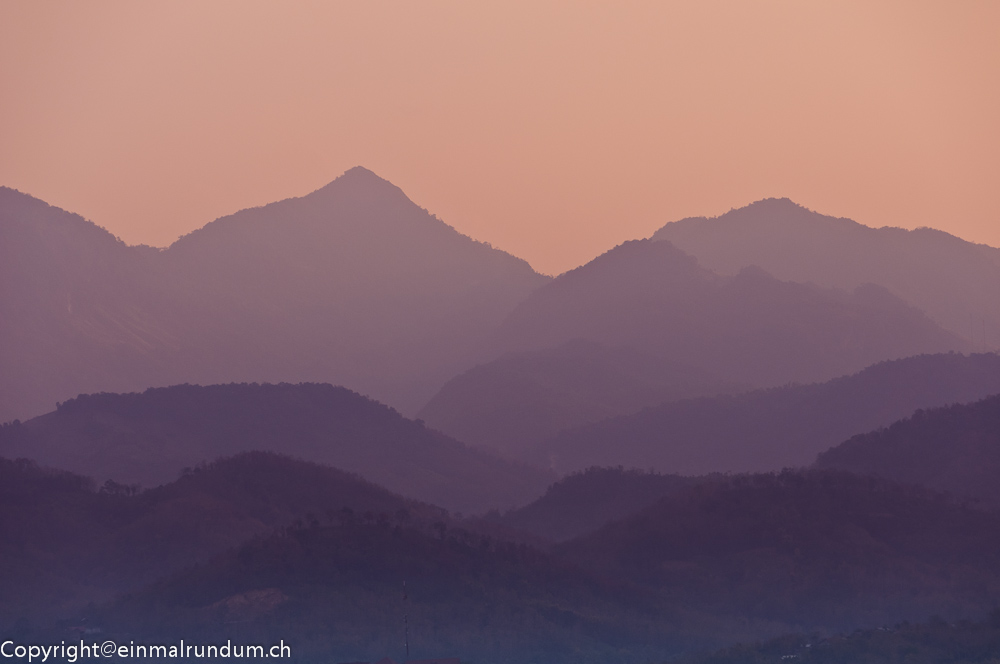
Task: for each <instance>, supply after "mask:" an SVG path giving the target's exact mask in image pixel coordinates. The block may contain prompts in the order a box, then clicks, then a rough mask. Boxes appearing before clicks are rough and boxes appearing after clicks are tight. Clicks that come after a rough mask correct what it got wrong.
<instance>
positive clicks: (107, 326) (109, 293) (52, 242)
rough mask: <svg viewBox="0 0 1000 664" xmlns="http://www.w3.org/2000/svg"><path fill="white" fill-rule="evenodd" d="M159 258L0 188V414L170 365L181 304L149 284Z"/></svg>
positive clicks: (134, 384)
mask: <svg viewBox="0 0 1000 664" xmlns="http://www.w3.org/2000/svg"><path fill="white" fill-rule="evenodd" d="M156 258H157V251H156V250H155V249H150V248H149V247H128V246H126V245H125V244H124V243H122V242H120V241H119V240H117V239H115V237H114V236H112V235H111V234H110V233H108V232H107V231H105V230H103V229H101V228H98V227H97V226H95V225H94V224H92V223H90V222H89V221H86V220H85V219H83V218H82V217H80V216H78V215H75V214H70V213H69V212H64V211H63V210H60V209H58V208H54V207H49V206H48V205H46V204H45V203H43V202H42V201H39V200H37V199H34V198H31V197H30V196H26V195H24V194H21V193H19V192H16V191H14V190H11V189H7V188H6V187H0V421H6V420H9V419H12V418H14V417H22V418H23V417H25V416H26V415H35V414H38V413H42V412H45V411H47V410H49V409H51V408H52V407H53V406H54V404H55V401H56V400H57V399H65V398H68V397H70V396H74V395H75V394H79V393H80V392H81V391H83V390H85V389H94V388H98V389H105V390H125V389H137V388H140V387H147V386H148V385H146V384H145V383H146V380H148V379H149V377H150V376H153V375H156V374H158V373H160V372H162V371H164V370H166V367H167V360H166V357H167V355H169V352H170V351H172V350H176V349H177V347H178V343H179V341H178V338H177V336H176V332H175V331H174V330H173V329H172V324H171V321H172V319H173V318H174V316H175V315H176V313H177V312H176V311H175V310H174V309H173V307H172V306H171V304H170V302H168V301H166V300H164V299H162V298H158V297H157V296H155V295H154V292H153V291H152V289H150V288H149V287H148V286H149V284H148V279H149V277H150V271H151V269H152V264H153V263H154V262H155V260H156Z"/></svg>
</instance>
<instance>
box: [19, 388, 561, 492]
mask: <svg viewBox="0 0 1000 664" xmlns="http://www.w3.org/2000/svg"><path fill="white" fill-rule="evenodd" d="M251 450H266V451H272V452H280V453H283V454H289V455H292V456H295V457H298V458H302V459H305V460H307V461H315V462H320V463H324V464H329V465H332V466H335V467H337V468H340V469H342V470H346V471H350V472H355V473H358V474H359V475H361V476H363V477H365V478H366V479H368V480H370V481H373V482H376V483H378V484H380V485H382V486H385V487H388V488H390V489H391V490H393V491H396V492H398V493H401V494H403V495H406V496H409V497H412V498H417V499H420V500H425V501H427V502H431V503H434V504H436V505H441V506H443V507H446V508H448V509H452V510H459V511H463V512H471V511H481V510H485V509H487V508H491V507H501V508H503V507H510V506H514V505H522V504H524V503H526V502H528V501H530V500H532V499H534V498H535V497H537V496H539V495H541V494H542V492H543V491H544V490H545V487H546V486H547V485H548V484H549V483H550V481H551V479H552V475H551V474H550V473H549V472H547V471H543V470H539V469H537V468H534V467H529V466H526V465H523V464H520V463H517V462H512V461H506V460H502V459H500V458H498V457H494V456H492V455H490V454H488V453H486V452H483V451H480V450H475V449H472V448H469V447H467V446H465V445H464V444H463V443H460V442H458V441H455V440H454V439H451V438H448V437H447V436H445V435H443V434H440V433H437V432H435V431H432V430H430V429H427V428H426V427H424V426H423V425H422V424H421V423H419V422H414V421H412V420H408V419H406V418H404V417H403V416H402V415H400V414H399V413H398V412H396V411H394V410H393V409H391V408H389V407H387V406H384V405H382V404H380V403H378V402H375V401H372V400H370V399H367V398H365V397H363V396H361V395H359V394H357V393H355V392H351V391H350V390H347V389H345V388H342V387H333V386H331V385H323V384H299V385H289V384H281V385H269V384H264V385H259V384H230V385H213V386H207V387H200V386H195V385H178V386H174V387H169V388H151V389H149V390H146V391H145V392H142V393H129V394H94V395H82V396H79V397H77V398H75V399H71V400H69V401H66V402H63V403H62V404H60V406H59V408H58V409H56V410H55V411H53V412H51V413H47V414H45V415H41V416H39V417H36V418H33V419H31V420H28V421H26V422H24V423H20V424H17V425H8V426H5V427H3V428H0V456H5V457H8V458H16V457H24V458H29V459H32V460H35V461H37V462H39V463H41V464H43V465H47V466H52V467H60V468H63V469H66V470H70V471H72V472H75V473H79V474H82V475H86V476H90V477H94V478H96V479H97V480H98V481H99V482H104V481H105V480H107V479H110V480H113V481H115V482H117V483H120V484H125V485H130V484H140V485H142V486H146V487H150V486H156V485H159V484H163V483H166V482H169V481H171V480H173V479H175V478H177V477H178V475H179V474H180V473H181V472H182V471H184V469H191V468H194V467H197V466H198V464H200V463H204V462H208V461H211V460H212V459H214V458H216V457H220V456H229V455H233V454H237V453H240V452H246V451H251Z"/></svg>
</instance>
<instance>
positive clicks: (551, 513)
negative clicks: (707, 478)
mask: <svg viewBox="0 0 1000 664" xmlns="http://www.w3.org/2000/svg"><path fill="white" fill-rule="evenodd" d="M699 481H703V479H702V478H694V477H681V476H679V475H660V474H658V473H647V472H644V471H641V470H625V469H624V468H621V467H618V468H597V467H594V468H588V469H587V470H585V471H583V472H580V473H574V474H572V475H569V476H567V477H564V478H562V479H561V480H559V481H558V482H556V483H555V484H553V485H552V486H550V487H549V488H548V490H547V491H546V492H545V495H544V496H542V497H541V498H539V499H538V500H536V501H534V502H532V503H529V504H528V505H525V506H524V507H521V508H518V509H516V510H511V511H509V512H507V513H506V514H504V515H503V516H500V515H494V516H493V517H492V518H493V519H495V520H496V521H498V522H499V523H502V524H503V525H505V526H508V527H510V528H516V529H518V530H523V531H525V532H529V533H532V534H533V535H536V536H537V537H539V538H541V539H542V540H548V541H550V542H561V541H564V540H568V539H572V538H574V537H579V536H580V535H583V534H585V533H589V532H591V531H594V530H597V529H598V528H600V527H601V526H604V525H605V524H607V523H610V522H611V521H615V520H618V519H622V518H624V517H626V516H630V515H631V514H633V513H635V512H638V511H639V510H641V509H643V508H645V507H649V506H650V505H652V504H654V503H656V502H658V501H659V500H660V499H661V498H663V497H664V496H667V495H670V494H671V493H674V492H676V491H679V490H681V489H683V488H685V487H689V486H692V485H693V484H695V483H697V482H699Z"/></svg>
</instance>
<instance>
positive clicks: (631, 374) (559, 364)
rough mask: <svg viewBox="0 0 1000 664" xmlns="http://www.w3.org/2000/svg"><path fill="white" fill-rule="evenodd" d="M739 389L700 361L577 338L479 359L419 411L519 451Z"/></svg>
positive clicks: (434, 421)
mask: <svg viewBox="0 0 1000 664" xmlns="http://www.w3.org/2000/svg"><path fill="white" fill-rule="evenodd" d="M736 391H738V387H737V386H736V385H734V384H732V383H725V382H723V381H721V380H720V379H718V378H715V377H714V376H712V375H711V374H709V373H707V372H705V371H703V370H700V369H695V368H693V367H689V366H685V365H683V364H678V363H675V362H668V361H666V360H661V359H659V358H657V357H654V356H651V355H647V354H643V353H640V352H637V351H634V350H631V349H628V348H607V347H605V346H602V345H600V344H596V343H593V342H589V341H583V340H576V341H571V342H567V343H565V344H562V345H561V346H558V347H556V348H549V349H544V350H539V351H530V352H526V353H515V354H511V355H507V356H504V357H502V358H500V359H498V360H495V361H493V362H489V363H487V364H483V365H479V366H477V367H474V368H472V369H470V370H468V371H466V372H465V373H462V374H460V375H458V376H456V377H455V378H452V379H451V380H450V381H448V382H447V383H446V384H445V386H444V387H443V388H441V391H440V392H438V393H437V394H436V395H434V398H433V399H431V400H430V402H429V403H428V404H427V405H426V406H424V408H423V409H422V410H421V411H420V412H419V413H417V416H418V417H420V418H421V419H423V420H425V421H426V422H427V424H428V426H431V427H433V428H435V429H438V430H439V431H443V432H444V433H446V434H448V435H450V436H454V437H455V438H458V439H459V440H461V441H464V442H466V443H470V444H472V445H482V446H486V447H491V448H493V449H496V450H499V451H501V452H503V453H505V454H508V455H513V456H516V455H519V454H523V453H524V452H525V451H527V450H529V449H531V448H533V447H535V446H537V445H538V443H540V442H541V441H543V440H545V439H546V438H548V437H550V436H552V435H554V434H556V433H558V432H559V431H560V430H562V429H567V428H570V427H575V426H579V425H582V424H587V423H590V422H597V421H599V420H603V419H606V418H608V417H613V416H615V415H625V414H629V413H634V412H636V411H638V410H641V409H642V408H644V407H646V406H653V405H657V404H660V403H663V402H664V401H674V400H677V399H681V398H685V397H699V396H712V395H716V394H721V393H726V392H736Z"/></svg>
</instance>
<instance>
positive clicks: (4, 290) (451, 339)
mask: <svg viewBox="0 0 1000 664" xmlns="http://www.w3.org/2000/svg"><path fill="white" fill-rule="evenodd" d="M547 280H548V278H547V277H544V276H542V275H539V274H537V273H535V272H534V271H533V270H532V269H531V267H530V266H529V265H528V264H527V263H526V262H524V261H523V260H520V259H517V258H515V257H513V256H511V255H509V254H506V253H504V252H502V251H499V250H496V249H493V248H491V247H489V246H488V245H486V244H483V243H480V242H476V241H474V240H472V239H470V238H468V237H466V236H464V235H461V234H460V233H458V232H457V231H455V230H454V229H453V228H451V227H450V226H448V225H446V224H445V223H444V222H442V221H440V220H439V219H437V218H435V217H434V216H432V215H431V214H429V213H428V212H426V211H425V210H423V209H421V208H419V207H417V206H416V205H415V204H413V203H412V202H411V201H410V200H409V199H408V198H407V197H406V196H405V195H404V194H403V192H402V191H400V190H399V189H398V188H397V187H395V186H393V185H392V184H390V183H389V182H386V181H385V180H383V179H381V178H379V177H378V176H376V175H375V174H374V173H372V172H370V171H367V170H365V169H363V168H355V169H351V170H350V171H348V172H346V173H345V174H344V175H342V176H341V177H339V178H337V179H336V180H335V181H333V182H331V183H330V184H329V185H327V186H326V187H323V188H322V189H319V190H317V191H315V192H313V193H312V194H309V195H307V196H304V197H302V198H293V199H288V200H285V201H280V202H278V203H273V204H270V205H266V206H264V207H260V208H253V209H248V210H243V211H241V212H237V213H236V214H233V215H230V216H228V217H223V218H221V219H218V220H216V221H214V222H212V223H210V224H208V225H207V226H205V227H204V228H201V229H199V230H197V231H195V232H193V233H190V234H188V235H186V236H184V237H182V238H180V239H179V240H177V241H176V242H175V243H174V244H173V245H171V246H170V247H168V248H166V249H162V250H158V249H153V248H150V247H143V246H136V247H132V246H127V245H125V244H124V243H122V242H120V241H119V240H117V239H116V238H115V237H114V236H112V235H111V234H110V233H108V232H107V231H104V230H103V229H101V228H99V227H97V226H96V225H94V224H93V223H91V222H89V221H86V220H84V219H83V218H82V217H79V216H78V215H74V214H71V213H68V212H65V211H63V210H60V209H58V208H54V207H51V206H48V205H46V204H45V203H43V202H42V201H39V200H37V199H34V198H31V197H30V196H27V195H25V194H21V193H19V192H17V191H14V190H11V189H7V188H0V377H2V379H0V421H5V420H10V419H14V418H19V419H25V418H27V417H30V416H33V415H38V414H40V413H43V412H46V411H48V410H49V409H51V408H52V406H53V405H54V403H55V402H56V401H63V400H66V399H69V398H71V397H74V396H76V395H77V394H80V393H89V392H102V391H115V392H126V391H135V390H142V389H145V388H147V387H153V386H165V385H171V384H176V383H203V384H207V383H220V382H234V381H235V382H244V381H270V382H282V381H287V382H303V381H322V382H336V383H339V384H345V385H350V386H351V387H353V388H354V389H357V390H360V391H362V392H364V393H366V394H371V395H373V396H374V397H376V398H379V399H381V400H383V401H387V402H390V403H393V404H395V405H397V406H400V407H402V408H407V407H409V408H411V409H412V410H414V411H415V410H416V408H417V407H419V405H421V404H422V403H423V402H425V401H426V400H427V399H428V398H429V397H430V396H431V395H432V394H433V392H434V391H435V390H436V389H437V388H438V387H440V385H441V384H443V383H444V381H446V380H447V379H448V378H450V377H451V376H452V375H454V374H455V373H457V372H458V371H459V370H460V369H462V368H465V366H466V363H467V362H468V360H467V359H466V355H468V354H470V353H472V352H473V350H474V348H475V346H476V343H477V340H478V339H479V338H480V337H483V336H485V335H486V334H487V333H489V332H490V331H492V329H493V327H495V325H497V324H498V323H499V322H500V321H501V320H502V319H503V317H504V316H505V315H506V313H507V312H509V311H510V310H511V309H513V307H514V305H516V304H517V303H518V302H519V301H520V300H521V299H523V297H524V296H525V295H526V294H527V293H529V292H530V291H531V290H533V289H534V288H537V287H538V286H539V285H541V284H543V283H545V282H546V281H547Z"/></svg>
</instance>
